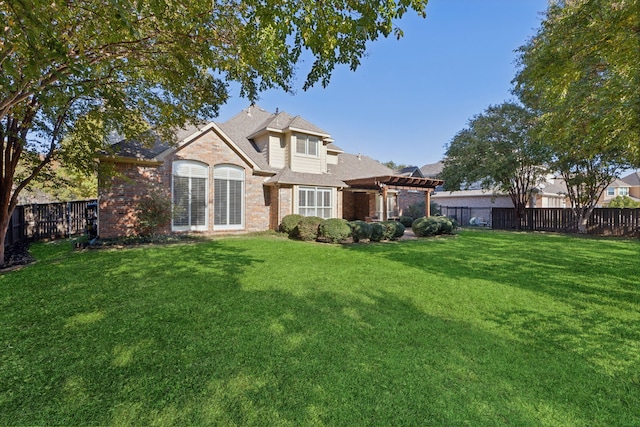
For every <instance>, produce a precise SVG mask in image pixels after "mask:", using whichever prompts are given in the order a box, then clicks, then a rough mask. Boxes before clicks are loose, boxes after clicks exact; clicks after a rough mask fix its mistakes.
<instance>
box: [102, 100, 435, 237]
mask: <svg viewBox="0 0 640 427" xmlns="http://www.w3.org/2000/svg"><path fill="white" fill-rule="evenodd" d="M176 140H177V143H175V144H168V143H167V142H165V141H162V140H160V139H156V141H155V144H142V143H140V142H136V141H121V142H119V143H117V144H115V145H114V146H113V147H112V148H113V150H111V151H110V152H109V153H103V154H102V155H101V156H100V157H99V161H100V163H101V170H102V171H103V173H102V174H101V178H100V183H99V233H100V236H101V237H103V238H111V237H117V236H127V235H132V234H135V233H136V222H137V210H138V203H139V202H140V200H142V199H143V198H144V197H145V196H146V195H148V194H150V193H151V192H163V193H164V195H165V197H166V198H170V199H171V201H172V206H173V218H172V220H171V222H170V224H167V225H166V227H165V228H164V229H163V230H162V231H163V232H166V233H169V232H183V231H197V232H203V233H206V234H216V233H229V232H250V231H263V230H268V229H276V228H277V227H278V226H279V224H280V222H281V220H282V218H283V217H284V216H285V215H288V214H300V215H303V216H318V217H321V218H345V219H348V220H355V219H361V220H384V219H387V218H391V217H393V216H396V215H397V214H398V211H397V194H398V192H399V191H400V190H403V189H405V190H406V189H411V190H416V191H419V192H420V193H421V194H422V195H423V197H424V198H425V200H428V199H429V197H430V192H431V191H432V190H433V189H434V188H435V187H436V186H438V185H441V184H442V181H440V180H437V179H430V178H422V177H411V176H401V175H397V174H395V173H394V171H392V170H391V169H389V168H387V167H386V166H384V165H382V164H380V163H379V162H377V161H375V160H373V159H371V158H369V157H367V156H363V155H360V154H358V155H355V154H348V153H345V152H344V151H343V150H342V149H341V148H339V147H338V146H336V145H335V144H334V141H333V139H332V138H331V135H330V134H329V133H328V132H326V131H325V130H323V129H321V128H319V127H318V126H316V125H314V124H313V123H311V122H309V121H307V120H305V119H304V118H302V117H300V116H292V115H289V114H288V113H286V112H277V111H276V112H275V113H269V112H267V111H265V110H263V109H261V108H260V107H258V106H256V105H252V106H250V107H249V108H247V109H246V110H243V111H242V112H240V113H239V114H237V115H236V116H234V117H233V118H231V119H230V120H228V121H226V122H223V123H217V122H210V123H206V124H203V125H200V126H190V127H188V128H186V129H182V130H180V131H179V132H178V133H177V134H176ZM107 172H108V173H107Z"/></svg>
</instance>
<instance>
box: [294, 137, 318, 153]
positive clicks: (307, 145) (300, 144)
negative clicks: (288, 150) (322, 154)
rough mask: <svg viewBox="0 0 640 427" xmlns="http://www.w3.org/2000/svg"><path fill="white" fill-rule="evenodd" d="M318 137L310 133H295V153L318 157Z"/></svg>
mask: <svg viewBox="0 0 640 427" xmlns="http://www.w3.org/2000/svg"><path fill="white" fill-rule="evenodd" d="M318 144H319V139H318V138H317V137H315V136H310V135H296V154H302V155H304V156H310V157H318Z"/></svg>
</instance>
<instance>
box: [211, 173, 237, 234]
mask: <svg viewBox="0 0 640 427" xmlns="http://www.w3.org/2000/svg"><path fill="white" fill-rule="evenodd" d="M213 185H214V189H213V218H214V219H213V226H214V228H216V229H218V230H224V229H240V228H243V226H244V214H243V211H244V170H243V169H242V168H239V167H236V166H229V165H222V166H216V167H215V168H214V169H213Z"/></svg>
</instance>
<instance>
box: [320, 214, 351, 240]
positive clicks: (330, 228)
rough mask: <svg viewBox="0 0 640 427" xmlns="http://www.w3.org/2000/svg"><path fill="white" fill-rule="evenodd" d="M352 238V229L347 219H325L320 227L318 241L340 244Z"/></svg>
mask: <svg viewBox="0 0 640 427" xmlns="http://www.w3.org/2000/svg"><path fill="white" fill-rule="evenodd" d="M349 236H351V227H350V226H349V222H348V221H347V220H346V219H340V218H330V219H325V220H324V221H322V222H321V223H320V225H319V226H318V240H323V241H328V242H332V243H340V242H341V241H343V240H345V239H347V238H349Z"/></svg>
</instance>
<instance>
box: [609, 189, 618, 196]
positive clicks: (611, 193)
mask: <svg viewBox="0 0 640 427" xmlns="http://www.w3.org/2000/svg"><path fill="white" fill-rule="evenodd" d="M615 195H616V189H615V188H613V187H607V196H615Z"/></svg>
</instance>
